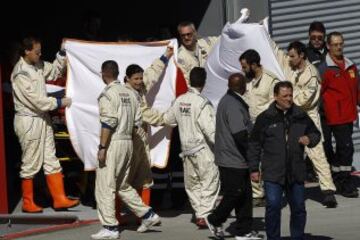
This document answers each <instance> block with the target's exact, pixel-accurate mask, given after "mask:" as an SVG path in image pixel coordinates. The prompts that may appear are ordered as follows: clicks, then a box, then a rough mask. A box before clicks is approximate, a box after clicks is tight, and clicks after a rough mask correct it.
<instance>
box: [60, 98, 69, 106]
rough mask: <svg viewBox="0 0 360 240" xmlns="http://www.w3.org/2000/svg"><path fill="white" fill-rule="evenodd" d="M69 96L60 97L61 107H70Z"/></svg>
mask: <svg viewBox="0 0 360 240" xmlns="http://www.w3.org/2000/svg"><path fill="white" fill-rule="evenodd" d="M71 102H72V101H71V98H67V97H65V98H62V99H61V107H70V106H71Z"/></svg>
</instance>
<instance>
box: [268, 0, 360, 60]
mask: <svg viewBox="0 0 360 240" xmlns="http://www.w3.org/2000/svg"><path fill="white" fill-rule="evenodd" d="M269 11H270V16H271V21H270V22H271V30H272V36H273V38H274V40H275V41H276V42H277V43H278V44H279V45H280V46H281V47H286V46H287V45H288V44H289V42H291V41H294V40H301V41H303V42H304V43H307V42H308V40H307V38H308V28H309V25H310V23H311V22H312V21H314V20H317V21H322V22H323V23H324V24H325V27H326V31H327V32H328V33H329V32H332V31H339V32H341V33H343V34H344V37H345V49H344V51H345V55H346V56H347V57H349V58H350V59H352V60H353V61H354V62H355V63H356V64H357V65H358V66H359V65H360V0H269Z"/></svg>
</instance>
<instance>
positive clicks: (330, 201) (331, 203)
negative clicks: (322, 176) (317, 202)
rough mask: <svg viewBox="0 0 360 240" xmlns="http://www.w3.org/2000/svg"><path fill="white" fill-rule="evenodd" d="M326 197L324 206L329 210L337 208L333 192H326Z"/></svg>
mask: <svg viewBox="0 0 360 240" xmlns="http://www.w3.org/2000/svg"><path fill="white" fill-rule="evenodd" d="M324 194H325V197H324V199H323V202H322V204H323V205H324V206H326V207H327V208H336V206H337V201H336V198H335V195H334V192H333V191H324Z"/></svg>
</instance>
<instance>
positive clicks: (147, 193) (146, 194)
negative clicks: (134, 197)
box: [139, 188, 151, 206]
mask: <svg viewBox="0 0 360 240" xmlns="http://www.w3.org/2000/svg"><path fill="white" fill-rule="evenodd" d="M140 192H141V194H139V195H140V196H141V199H142V200H143V202H144V203H145V205H146V206H150V197H151V190H150V188H143V189H142V191H140Z"/></svg>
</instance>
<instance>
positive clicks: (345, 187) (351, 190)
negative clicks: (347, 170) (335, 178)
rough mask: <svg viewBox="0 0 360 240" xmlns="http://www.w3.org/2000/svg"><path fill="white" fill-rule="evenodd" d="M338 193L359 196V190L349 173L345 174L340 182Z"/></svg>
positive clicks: (350, 196)
mask: <svg viewBox="0 0 360 240" xmlns="http://www.w3.org/2000/svg"><path fill="white" fill-rule="evenodd" d="M340 194H341V195H343V196H344V197H347V198H357V197H359V192H358V190H357V188H356V186H355V184H354V180H353V179H352V177H351V176H350V175H349V176H347V177H346V178H345V180H344V181H343V182H342V187H341V192H340Z"/></svg>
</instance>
